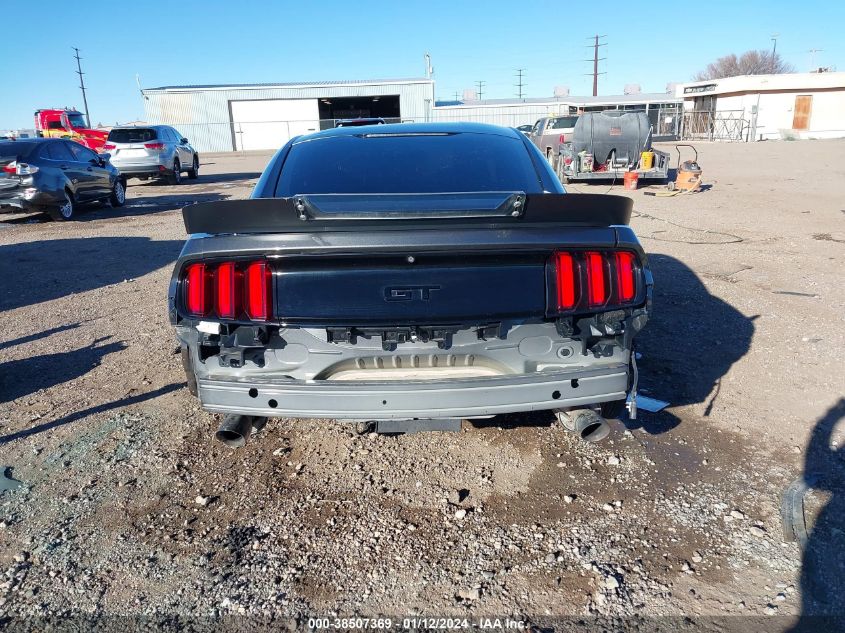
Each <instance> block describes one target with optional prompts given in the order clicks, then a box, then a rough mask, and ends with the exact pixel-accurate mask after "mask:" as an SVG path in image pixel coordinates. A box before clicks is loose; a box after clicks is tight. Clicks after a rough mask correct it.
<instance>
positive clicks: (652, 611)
mask: <svg viewBox="0 0 845 633" xmlns="http://www.w3.org/2000/svg"><path fill="white" fill-rule="evenodd" d="M699 150H700V162H701V164H702V166H703V168H704V175H705V182H707V183H708V184H709V185H711V187H710V188H708V189H707V190H706V191H704V192H702V193H699V194H695V195H686V196H678V197H673V198H662V197H650V196H647V195H645V194H646V192H647V191H648V190H647V189H646V190H641V191H637V192H624V193H626V194H627V195H630V196H632V197H633V198H634V199H635V215H636V217H635V218H634V220H633V222H632V223H633V226H634V228H635V230H636V231H637V233H638V235H639V236H640V237H641V239H642V241H643V243H644V245H645V247H646V249H647V250H648V251H649V253H650V256H651V257H652V267H653V269H654V274H655V279H656V284H657V287H656V288H657V289H656V298H655V313H654V318H653V320H652V321H651V322H650V323H649V325H648V327H647V329H646V331H645V333H644V335H643V336H642V338H641V342H640V348H639V351H640V352H641V353H642V359H641V361H640V369H641V384H642V387H643V391H644V392H645V394H646V395H649V396H652V397H655V398H661V399H664V400H667V401H669V402H670V403H671V405H670V406H669V407H668V408H667V409H666V410H664V411H662V412H660V413H648V412H645V411H642V412H641V416H640V419H638V420H636V421H631V420H623V421H621V422H618V423H616V424H615V426H614V433H613V434H612V436H611V438H610V439H608V440H606V441H605V442H602V443H600V444H597V445H595V444H585V443H583V442H580V441H578V440H576V439H575V438H574V437H573V436H572V435H570V434H567V433H566V432H565V431H564V430H563V429H561V428H560V427H559V426H556V425H553V424H552V419H551V417H550V416H548V415H546V414H542V413H540V414H530V415H510V416H502V417H498V418H494V419H492V420H487V421H483V422H482V421H476V422H475V423H473V424H469V423H467V422H465V423H464V428H463V430H462V431H461V432H460V433H451V434H450V433H428V434H426V433H423V434H412V435H406V436H379V435H375V434H368V435H358V434H357V433H356V432H355V430H354V429H353V428H352V427H351V426H349V425H343V424H339V423H335V422H330V421H325V420H322V421H321V420H288V419H285V420H272V421H271V422H270V423H269V424H268V425H267V426H266V427H265V428H264V430H262V431H261V432H259V433H258V434H257V435H256V436H255V437H254V438H253V439H251V440H250V443H249V444H248V445H247V446H246V447H245V448H243V449H240V450H237V451H232V450H230V449H228V448H226V447H224V446H222V445H219V444H216V443H215V442H214V441H213V439H212V435H213V431H214V430H215V429H216V427H217V424H218V423H219V418H218V417H217V416H215V415H212V414H209V413H206V412H204V411H202V410H200V408H199V407H198V405H197V402H196V400H194V399H193V398H192V397H191V396H190V395H189V394H188V392H187V390H186V389H185V388H184V378H183V374H182V370H181V366H180V362H179V357H178V355H174V353H173V352H174V339H173V336H172V333H171V329H170V326H169V324H168V322H167V315H166V305H165V296H166V289H167V283H168V280H169V276H170V272H171V266H172V262H173V261H174V259H175V258H176V256H177V255H178V253H179V250H180V248H181V243H182V240H183V238H184V228H183V225H182V223H181V215H180V213H179V208H180V207H181V206H182V205H184V204H187V203H189V202H192V201H198V200H216V199H227V198H243V197H246V196H247V195H248V194H249V191H250V189H251V187H252V186H253V185H254V183H255V181H256V179H257V177H258V175H259V174H260V171H261V169H262V168H263V166H264V164H265V163H266V160H267V158H268V155H267V154H257V153H256V154H245V155H235V154H231V155H214V156H208V157H206V158H205V162H204V165H203V169H202V175H201V176H200V179H199V180H198V181H190V184H184V185H181V186H176V187H171V186H161V185H158V184H147V183H140V182H139V181H130V188H129V190H128V204H127V205H126V206H125V207H124V208H121V209H111V208H109V207H97V208H92V209H90V210H87V211H86V212H84V213H83V214H82V215H81V216H80V218H79V220H78V221H76V222H72V223H55V222H45V221H43V220H42V219H41V218H39V217H32V216H30V217H24V216H3V218H2V219H3V220H4V221H3V222H0V253H2V256H0V278H2V279H3V284H2V286H1V287H0V310H2V312H3V320H2V322H3V327H2V330H0V362H2V365H0V467H10V468H11V469H10V470H7V471H6V474H7V475H8V476H10V477H11V480H9V479H0V491H2V492H0V628H2V626H3V618H4V617H6V618H13V619H12V620H11V622H13V623H14V622H18V623H19V622H20V621H21V620H18V618H21V617H29V618H31V617H41V618H63V617H67V616H77V617H78V616H94V617H100V616H117V615H120V616H148V617H150V618H153V620H151V621H153V622H161V621H162V619H165V620H166V619H168V618H170V620H166V621H169V622H172V621H173V620H172V619H173V618H176V620H175V621H177V622H181V625H184V624H185V622H186V621H188V622H195V621H197V619H202V618H210V619H209V620H208V621H209V622H215V621H216V620H215V619H216V618H224V619H225V618H227V617H228V616H240V617H239V618H235V619H234V620H232V619H229V620H227V621H228V622H229V623H231V622H233V621H234V622H238V621H242V622H254V620H250V619H248V618H247V617H246V616H251V617H252V618H258V619H260V620H261V621H266V620H268V619H270V620H272V619H279V620H286V619H288V618H297V619H298V620H297V621H298V622H299V623H300V624H303V623H305V622H306V618H307V617H309V616H311V615H314V614H322V615H330V616H334V615H337V616H341V617H347V616H352V615H362V616H369V617H374V616H378V615H384V616H389V617H393V618H397V617H402V616H405V617H407V616H409V615H413V614H417V615H446V616H451V617H457V618H464V617H466V618H471V619H476V620H477V618H479V617H481V616H489V617H506V616H507V617H511V618H513V619H516V620H523V621H529V622H533V623H536V624H543V623H544V622H546V623H548V622H557V625H558V627H560V626H561V621H558V620H554V618H558V617H560V616H577V617H578V618H587V620H585V621H587V622H590V621H595V622H611V623H612V622H613V621H614V620H613V619H614V618H634V619H633V620H632V619H628V620H624V621H625V622H627V623H629V624H630V623H631V622H639V625H640V626H643V627H645V626H646V625H648V626H650V627H652V628H648V629H646V628H641V629H639V630H656V629H657V628H659V627H660V626H664V627H668V628H666V629H661V630H677V629H681V628H684V627H686V626H699V627H704V626H705V625H706V623H715V622H719V623H720V626H723V628H721V629H718V630H726V629H725V628H724V627H727V628H730V627H731V626H734V627H738V628H735V629H734V630H765V631H769V632H771V631H779V630H786V629H788V628H789V627H790V626H791V624H792V623H793V622H794V620H795V616H798V615H802V614H803V615H805V616H806V615H810V614H838V615H843V614H842V612H843V611H845V608H843V606H842V604H843V603H842V601H841V596H842V595H843V594H845V581H843V578H845V575H843V574H845V547H843V546H842V545H843V544H842V535H843V533H845V532H843V530H842V529H841V528H842V526H843V525H845V499H843V497H845V492H843V491H845V485H843V482H845V476H843V470H845V458H843V457H845V455H844V454H843V449H842V448H841V446H842V438H843V431H845V429H843V428H838V429H837V428H836V425H837V422H838V421H839V420H840V419H841V418H842V417H843V416H845V405H843V402H842V401H840V398H841V397H842V395H843V377H845V372H843V369H842V368H843V349H845V340H843V329H842V328H841V325H842V321H843V316H842V315H843V314H845V312H843V308H845V306H843V302H844V300H843V295H842V279H843V272H845V270H843V264H842V254H843V243H845V232H843V221H845V215H843V214H845V167H843V165H842V163H841V159H840V156H841V155H842V154H843V153H845V142H843V141H804V142H792V143H790V142H770V143H758V144H751V145H745V144H701V145H700V146H699ZM784 165H788V170H785V169H783V167H782V166H784ZM608 189H610V187H609V186H608V185H604V186H602V185H593V186H587V185H575V186H573V187H570V190H581V191H590V192H605V191H608ZM612 192H613V193H623V190H622V189H621V187H618V186H616V187H613V190H612ZM801 477H805V479H806V481H807V485H808V486H810V487H811V488H812V490H811V492H810V494H809V496H808V503H807V514H808V521H809V523H810V524H811V525H813V527H814V529H813V531H812V532H811V533H810V540H809V542H808V543H807V546H806V547H805V548H804V550H803V552H802V549H801V548H800V547H799V545H798V543H796V542H795V541H793V540H786V539H785V538H784V531H783V527H782V522H781V517H780V506H781V497H782V495H783V493H784V490H785V489H786V488H787V487H788V486H789V485H790V483H792V482H793V481H795V480H797V479H799V478H801ZM15 481H17V482H20V483H19V484H15ZM3 488H9V489H8V490H5V491H3ZM722 616H726V617H725V619H723V620H718V621H717V620H716V619H715V618H717V617H718V618H721V617H722ZM727 616H745V617H743V618H736V617H733V618H731V617H727ZM750 616H759V618H758V619H755V618H753V617H750ZM671 617H676V618H677V619H666V618H671ZM180 618H181V620H180ZM591 618H597V619H595V620H592V619H591ZM660 618H663V619H660ZM27 621H35V620H27ZM181 625H180V626H181ZM819 626H821V625H819ZM825 626H830V627H835V626H836V624H835V623H830V622H827V623H825ZM714 630H716V629H714ZM807 630H813V629H807ZM815 630H825V629H822V628H817V629H815ZM826 630H836V629H835V628H828V629H826Z"/></svg>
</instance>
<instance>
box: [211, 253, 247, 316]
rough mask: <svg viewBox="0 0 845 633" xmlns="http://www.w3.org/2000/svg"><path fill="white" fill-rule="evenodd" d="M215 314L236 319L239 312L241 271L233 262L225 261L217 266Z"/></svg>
mask: <svg viewBox="0 0 845 633" xmlns="http://www.w3.org/2000/svg"><path fill="white" fill-rule="evenodd" d="M215 291H216V297H217V316H219V317H220V318H221V319H236V318H237V317H238V316H239V315H240V313H241V297H242V296H243V273H242V272H241V271H240V270H238V269H237V267H236V266H235V263H234V262H225V263H223V264H220V265H219V266H218V267H217V287H216V288H215Z"/></svg>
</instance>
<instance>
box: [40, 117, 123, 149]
mask: <svg viewBox="0 0 845 633" xmlns="http://www.w3.org/2000/svg"><path fill="white" fill-rule="evenodd" d="M35 129H36V131H37V132H38V136H45V137H54V138H69V139H71V140H73V141H76V142H77V143H81V144H82V145H84V146H85V147H88V148H89V149H92V150H94V151H95V152H99V151H100V150H101V149H103V145H104V144H105V142H106V137H107V136H108V135H109V133H108V131H107V130H93V129H91V128H90V127H88V125H87V124H86V123H85V117H84V116H83V115H82V113H81V112H78V111H77V110H71V109H68V108H62V109H56V108H51V109H44V110H36V111H35Z"/></svg>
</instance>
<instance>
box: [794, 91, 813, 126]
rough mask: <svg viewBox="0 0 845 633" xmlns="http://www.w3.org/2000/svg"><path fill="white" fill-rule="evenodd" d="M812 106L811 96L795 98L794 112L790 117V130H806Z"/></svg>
mask: <svg viewBox="0 0 845 633" xmlns="http://www.w3.org/2000/svg"><path fill="white" fill-rule="evenodd" d="M812 106H813V96H812V95H798V96H797V97H795V110H793V115H792V129H793V130H806V129H809V127H810V110H811V108H812Z"/></svg>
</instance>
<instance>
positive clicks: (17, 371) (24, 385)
mask: <svg viewBox="0 0 845 633" xmlns="http://www.w3.org/2000/svg"><path fill="white" fill-rule="evenodd" d="M105 340H106V339H97V340H96V341H94V342H93V343H91V344H90V345H88V346H86V347H81V348H79V349H76V350H73V351H70V352H57V353H55V354H43V355H42V356H30V357H27V358H22V359H20V360H11V361H8V362H5V363H3V366H2V367H3V371H2V372H0V402H10V401H12V400H16V399H17V398H20V397H21V396H26V395H29V394H31V393H35V392H36V391H40V390H41V389H47V388H49V387H53V386H55V385H60V384H63V383H66V382H68V381H70V380H73V379H75V378H78V377H79V376H82V375H84V374H87V373H88V372H89V371H91V370H92V369H94V367H96V366H97V365H99V364H100V362H101V361H102V359H103V357H104V356H106V355H107V354H111V353H113V352H119V351H120V350H122V349H124V348H125V347H126V344H125V343H123V342H111V343H105V344H103V345H101V344H100V343H103V342H104V341H105Z"/></svg>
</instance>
